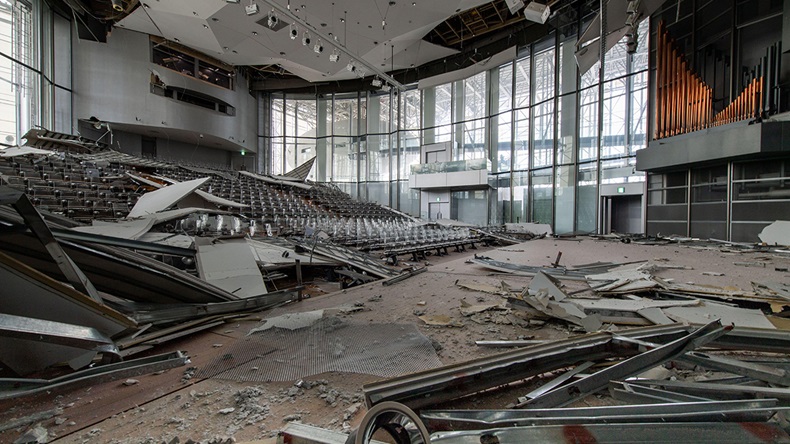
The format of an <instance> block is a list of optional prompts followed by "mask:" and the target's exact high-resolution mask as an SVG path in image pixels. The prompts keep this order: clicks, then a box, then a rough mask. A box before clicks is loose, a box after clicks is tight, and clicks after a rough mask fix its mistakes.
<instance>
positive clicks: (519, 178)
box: [511, 171, 529, 223]
mask: <svg viewBox="0 0 790 444" xmlns="http://www.w3.org/2000/svg"><path fill="white" fill-rule="evenodd" d="M528 209H529V173H528V172H526V171H523V172H516V173H513V218H512V219H511V220H512V221H513V222H516V223H519V222H527V221H528V220H529V218H528V217H527V211H528Z"/></svg>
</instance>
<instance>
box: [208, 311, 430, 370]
mask: <svg viewBox="0 0 790 444" xmlns="http://www.w3.org/2000/svg"><path fill="white" fill-rule="evenodd" d="M440 365H442V363H441V361H440V360H439V357H438V356H437V355H436V351H435V350H434V348H433V346H432V345H431V340H430V339H428V338H427V337H425V336H424V335H423V334H422V333H420V332H419V330H417V328H416V327H415V326H414V325H412V324H372V325H360V324H347V323H345V322H344V321H343V320H341V319H339V318H335V317H324V318H321V319H320V320H317V321H316V322H314V323H313V324H312V325H310V326H309V327H305V328H300V329H296V330H291V329H287V328H285V329H283V328H271V329H269V330H266V331H262V332H257V333H254V334H251V335H250V336H247V337H246V338H245V339H244V340H242V341H239V342H238V343H236V344H235V345H234V346H233V347H231V348H229V349H228V350H227V352H226V353H225V354H224V355H223V356H221V357H220V358H218V359H217V360H216V361H214V362H213V363H211V364H209V365H208V366H206V367H205V368H204V369H203V370H202V371H200V372H199V373H198V375H197V376H198V377H199V378H215V379H224V380H232V381H239V382H264V381H293V380H297V379H300V378H306V377H309V376H312V375H318V374H321V373H325V372H346V373H362V374H369V375H376V376H382V377H394V376H400V375H404V374H408V373H412V372H417V371H422V370H428V369H432V368H436V367H438V366H440Z"/></svg>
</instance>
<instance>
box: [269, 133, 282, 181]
mask: <svg viewBox="0 0 790 444" xmlns="http://www.w3.org/2000/svg"><path fill="white" fill-rule="evenodd" d="M284 149H285V147H284V145H283V142H282V139H281V138H277V139H272V156H271V159H272V165H271V173H272V174H282V173H283V172H284V171H283V150H284Z"/></svg>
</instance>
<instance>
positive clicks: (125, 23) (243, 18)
mask: <svg viewBox="0 0 790 444" xmlns="http://www.w3.org/2000/svg"><path fill="white" fill-rule="evenodd" d="M272 2H277V5H279V6H280V7H283V8H289V7H290V9H289V10H290V11H291V12H292V13H293V14H294V15H295V16H297V17H298V18H300V19H301V20H302V22H303V23H306V24H307V26H304V25H301V24H299V23H287V22H285V19H280V18H279V17H278V20H277V22H278V23H277V24H276V25H275V26H273V27H269V26H268V21H269V16H270V14H272V10H273V6H272V4H271V3H272ZM289 3H290V5H289ZM487 3H490V2H488V1H485V0H461V1H460V2H459V1H449V0H366V1H359V0H335V1H334V2H331V1H326V0H293V2H291V1H290V0H242V1H241V2H240V3H229V2H226V1H220V0H167V1H165V0H145V1H144V2H142V7H138V8H137V9H135V10H134V11H133V12H132V13H131V14H129V15H128V16H127V17H125V18H123V19H122V20H120V21H118V23H117V26H119V27H123V28H125V29H130V30H134V31H139V32H144V33H147V34H152V35H157V36H161V37H164V38H166V39H168V40H173V41H177V42H179V43H181V44H183V45H186V46H189V47H192V48H195V49H197V50H200V51H203V52H205V53H206V54H208V55H211V56H213V57H216V58H217V59H219V60H221V61H223V62H225V63H228V64H231V65H252V66H257V65H264V66H266V65H279V66H281V67H282V68H284V69H285V70H287V71H289V72H291V73H293V74H295V75H297V76H299V77H301V78H303V79H305V80H308V81H310V82H320V81H326V80H345V79H353V78H356V77H360V76H361V75H362V74H363V72H362V71H363V70H364V68H360V69H359V70H356V72H351V71H349V70H348V69H346V68H347V64H348V62H349V60H348V58H347V57H343V56H341V57H340V60H339V61H337V62H332V61H330V58H329V55H330V54H331V53H332V49H333V45H334V44H335V43H336V44H337V45H342V46H343V47H344V48H345V49H346V50H347V51H348V52H350V53H352V54H354V55H355V56H356V58H358V60H360V61H363V62H365V63H367V64H368V65H369V66H373V67H377V68H379V69H381V70H382V71H393V70H399V69H405V68H409V67H414V66H419V65H422V64H424V63H426V62H429V61H432V60H435V59H438V58H441V57H445V56H448V55H452V54H454V53H455V52H456V51H457V50H455V49H453V48H448V47H445V46H442V45H439V44H436V43H432V42H429V41H426V40H423V37H424V36H425V35H426V34H428V33H429V32H431V30H433V29H434V28H435V27H436V26H438V25H440V24H442V23H443V22H444V21H445V20H446V19H447V18H448V17H450V16H453V15H455V14H456V13H458V12H461V11H465V10H468V9H470V8H473V7H477V6H480V5H484V4H487ZM250 5H254V6H257V10H258V12H257V13H254V14H248V13H247V11H248V9H249V7H250ZM274 15H275V16H278V15H282V14H277V13H275V14H274ZM292 29H295V30H296V38H291V30H292ZM315 30H317V31H319V32H320V33H321V34H323V35H326V36H329V37H330V38H331V39H333V41H329V42H327V41H321V42H319V41H318V38H316V37H315V36H314V35H315ZM311 34H312V35H311ZM305 38H309V39H310V44H309V45H304V44H303V40H305ZM319 43H320V44H321V45H322V46H323V47H324V49H323V51H322V52H321V53H317V52H316V51H314V47H315V45H316V44H319ZM370 71H371V70H368V72H367V73H364V74H366V75H369V74H371V72H370Z"/></svg>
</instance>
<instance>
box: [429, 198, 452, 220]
mask: <svg viewBox="0 0 790 444" xmlns="http://www.w3.org/2000/svg"><path fill="white" fill-rule="evenodd" d="M449 218H450V203H449V202H429V203H428V219H429V220H438V219H449Z"/></svg>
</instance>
